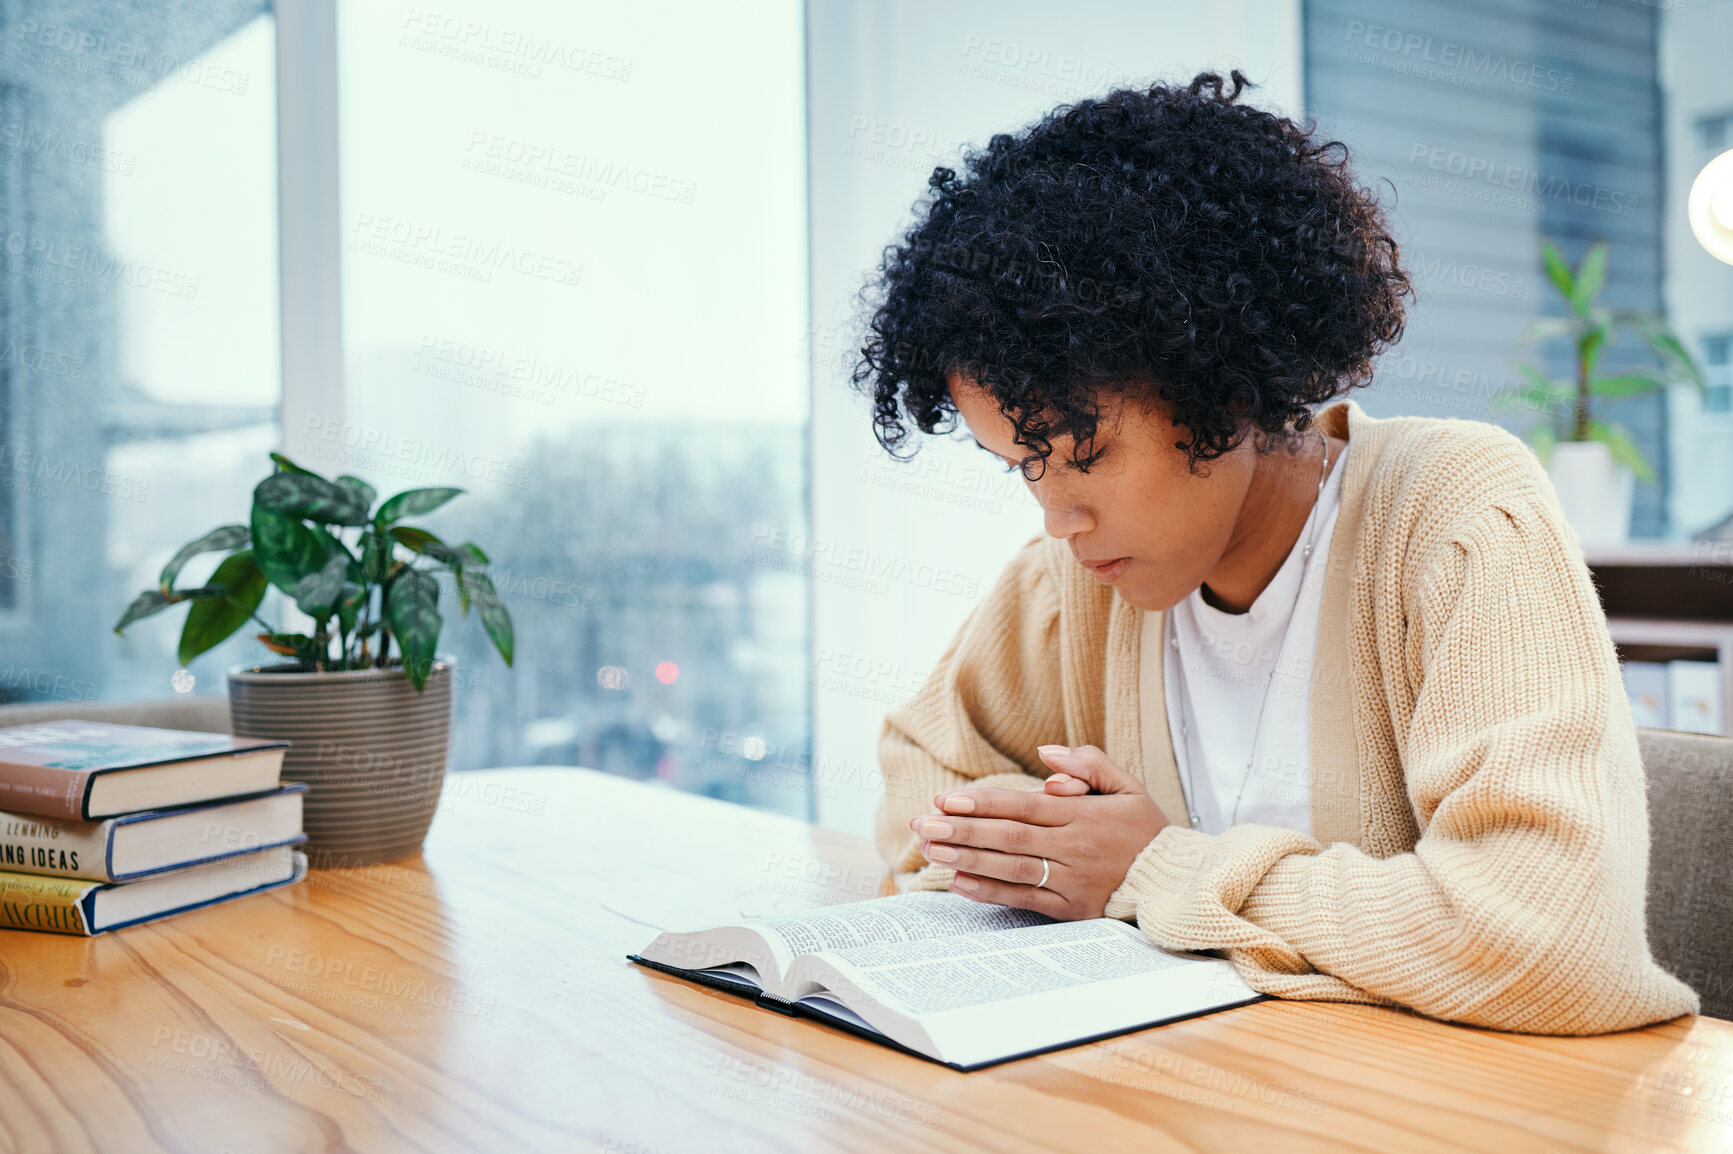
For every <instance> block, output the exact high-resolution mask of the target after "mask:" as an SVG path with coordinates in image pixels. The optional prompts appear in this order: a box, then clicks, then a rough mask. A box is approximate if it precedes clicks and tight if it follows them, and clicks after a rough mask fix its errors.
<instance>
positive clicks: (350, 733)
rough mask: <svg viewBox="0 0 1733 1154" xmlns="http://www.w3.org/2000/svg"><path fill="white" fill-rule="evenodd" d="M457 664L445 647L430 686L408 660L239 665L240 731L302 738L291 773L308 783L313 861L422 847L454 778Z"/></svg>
mask: <svg viewBox="0 0 1733 1154" xmlns="http://www.w3.org/2000/svg"><path fill="white" fill-rule="evenodd" d="M455 667H456V660H455V659H454V658H452V657H450V656H445V655H442V656H440V657H439V658H438V659H437V660H436V661H435V662H434V665H433V671H432V673H430V674H429V675H428V678H427V688H426V689H425V690H424V691H423V692H421V693H417V692H416V691H415V689H414V687H413V686H411V685H410V684H409V679H408V678H407V677H405V676H404V674H403V670H402V669H362V670H356V671H353V672H349V673H295V672H283V670H285V669H292V668H293V667H292V666H287V665H285V666H268V665H237V666H235V667H234V668H233V669H230V670H229V718H230V721H231V723H232V725H233V727H234V731H235V733H236V734H237V735H240V736H244V737H279V738H287V739H288V740H289V741H290V742H292V743H293V744H291V745H290V747H289V752H288V755H287V756H286V757H285V758H284V760H283V780H284V781H286V782H288V781H304V782H306V783H307V797H306V804H305V807H304V809H303V815H304V816H303V819H302V820H303V823H304V826H305V828H306V831H307V843H306V844H305V845H304V846H302V847H301V848H302V849H303V850H304V851H305V852H306V853H307V857H308V861H309V864H311V865H314V866H319V867H325V868H335V867H341V866H355V865H370V864H372V863H374V862H386V861H396V860H397V859H399V858H405V857H412V856H414V855H415V854H416V853H417V852H418V851H419V850H420V849H421V843H422V840H423V839H424V838H426V836H427V827H428V826H429V825H430V824H432V822H433V814H434V811H435V810H436V809H438V807H439V796H440V790H441V789H442V788H443V786H444V784H445V763H446V757H447V754H448V752H449V749H450V737H451V676H452V670H453V669H454V668H455Z"/></svg>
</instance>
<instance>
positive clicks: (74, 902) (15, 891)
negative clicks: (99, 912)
mask: <svg viewBox="0 0 1733 1154" xmlns="http://www.w3.org/2000/svg"><path fill="white" fill-rule="evenodd" d="M98 884H99V883H97V882H88V881H74V880H72V879H69V878H48V877H37V876H35V875H33V874H19V873H0V927H4V928H7V929H14V930H46V931H48V932H49V933H55V934H83V935H85V936H88V935H89V934H90V923H89V922H88V921H87V920H86V918H85V914H86V912H87V911H88V906H87V905H86V903H85V901H84V899H85V897H86V895H88V894H89V893H90V892H91V891H92V890H95V889H96V888H97V887H98Z"/></svg>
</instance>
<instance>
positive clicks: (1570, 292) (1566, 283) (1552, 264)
mask: <svg viewBox="0 0 1733 1154" xmlns="http://www.w3.org/2000/svg"><path fill="white" fill-rule="evenodd" d="M1540 259H1541V263H1542V264H1544V265H1546V275H1547V276H1549V277H1551V278H1552V283H1553V284H1554V285H1556V286H1558V291H1559V295H1560V296H1562V297H1564V298H1565V300H1567V301H1569V300H1571V299H1572V297H1574V296H1575V295H1576V287H1577V278H1576V276H1575V275H1574V274H1572V272H1571V266H1570V265H1568V264H1566V263H1565V258H1564V257H1563V256H1562V255H1561V254H1560V253H1559V250H1558V246H1557V245H1555V244H1554V243H1553V242H1552V241H1550V240H1543V241H1541V242H1540Z"/></svg>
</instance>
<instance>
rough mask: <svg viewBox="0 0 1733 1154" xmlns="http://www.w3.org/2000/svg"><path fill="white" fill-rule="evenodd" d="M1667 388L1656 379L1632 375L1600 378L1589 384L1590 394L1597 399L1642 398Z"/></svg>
mask: <svg viewBox="0 0 1733 1154" xmlns="http://www.w3.org/2000/svg"><path fill="white" fill-rule="evenodd" d="M1665 387H1666V386H1665V385H1664V384H1662V383H1661V382H1660V381H1658V380H1656V379H1655V378H1654V377H1651V376H1646V375H1644V374H1643V373H1631V374H1629V375H1627V376H1622V377H1600V378H1598V379H1596V380H1594V381H1591V382H1590V383H1589V392H1590V393H1592V394H1593V395H1595V396H1597V397H1640V396H1642V395H1643V394H1644V393H1652V392H1654V391H1655V390H1656V389H1661V388H1665Z"/></svg>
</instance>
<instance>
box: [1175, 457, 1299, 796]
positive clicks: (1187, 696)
mask: <svg viewBox="0 0 1733 1154" xmlns="http://www.w3.org/2000/svg"><path fill="white" fill-rule="evenodd" d="M1323 441H1324V467H1323V468H1322V469H1320V470H1319V472H1318V489H1317V492H1315V493H1314V494H1312V511H1311V512H1310V513H1308V514H1307V515H1306V520H1307V521H1309V522H1310V523H1311V526H1312V528H1311V532H1310V533H1308V534H1307V535H1306V549H1305V552H1304V553H1302V554H1301V556H1300V581H1299V585H1298V587H1297V588H1296V589H1295V590H1294V603H1293V605H1291V606H1290V607H1289V608H1288V628H1287V629H1286V630H1284V631H1283V633H1282V646H1281V649H1280V650H1279V651H1278V652H1277V653H1276V657H1275V662H1274V664H1272V665H1271V666H1270V672H1269V674H1268V676H1266V677H1265V678H1264V692H1263V696H1262V697H1261V698H1260V699H1259V701H1258V715H1257V720H1255V721H1253V722H1252V749H1251V753H1250V754H1249V755H1248V756H1247V757H1246V773H1245V777H1243V778H1242V779H1241V780H1240V790H1239V792H1238V793H1237V794H1235V795H1234V809H1233V814H1232V816H1230V817H1229V818H1228V825H1229V826H1232V825H1233V824H1234V822H1235V821H1237V820H1238V819H1239V816H1240V802H1241V801H1242V800H1243V799H1244V798H1245V796H1246V786H1247V785H1249V784H1251V780H1252V770H1253V767H1254V766H1256V765H1257V762H1258V741H1259V739H1260V737H1261V732H1260V731H1261V730H1262V729H1263V726H1264V709H1265V708H1266V707H1267V706H1268V705H1269V703H1270V686H1272V685H1274V684H1275V680H1276V671H1277V670H1278V669H1280V668H1281V665H1282V657H1283V656H1284V655H1285V654H1286V653H1287V650H1288V635H1289V633H1291V632H1292V631H1293V623H1294V612H1295V610H1297V609H1298V608H1299V606H1300V595H1301V594H1302V593H1303V592H1304V591H1305V588H1306V575H1307V574H1308V573H1309V572H1310V570H1311V564H1312V549H1313V547H1314V546H1315V545H1316V544H1317V543H1318V526H1319V525H1320V524H1321V523H1322V520H1323V519H1322V518H1321V517H1318V516H1317V512H1318V504H1319V502H1320V501H1322V500H1323V497H1324V482H1325V481H1327V480H1328V479H1329V477H1330V438H1329V437H1324V438H1323ZM1163 624H1164V626H1165V628H1164V630H1163V631H1164V632H1166V633H1167V634H1168V639H1169V643H1170V644H1171V645H1172V646H1173V650H1174V655H1175V658H1176V665H1177V666H1178V668H1179V669H1180V671H1181V672H1183V671H1184V668H1185V661H1184V658H1183V657H1181V656H1180V655H1179V635H1178V632H1177V630H1176V629H1175V627H1174V624H1173V613H1172V612H1171V611H1169V612H1168V614H1167V615H1166V618H1165V620H1164V623H1163ZM1179 699H1180V720H1179V735H1180V737H1181V738H1182V739H1184V740H1186V741H1187V742H1188V743H1189V740H1190V738H1191V722H1192V720H1193V718H1192V716H1191V693H1190V691H1189V689H1187V690H1186V691H1184V692H1182V693H1180V694H1179ZM1193 760H1195V759H1194V758H1193V757H1192V756H1191V750H1190V748H1189V747H1188V748H1187V749H1186V757H1185V793H1186V801H1187V802H1188V803H1190V808H1189V810H1188V812H1189V815H1190V817H1191V828H1193V829H1196V828H1197V827H1198V815H1197V788H1196V787H1195V786H1194V785H1193V784H1192V764H1191V763H1192V762H1193Z"/></svg>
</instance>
